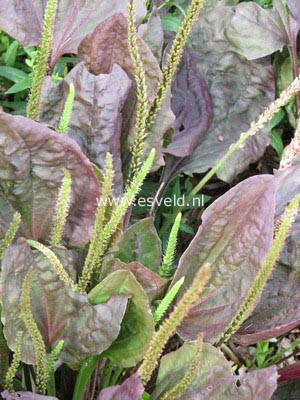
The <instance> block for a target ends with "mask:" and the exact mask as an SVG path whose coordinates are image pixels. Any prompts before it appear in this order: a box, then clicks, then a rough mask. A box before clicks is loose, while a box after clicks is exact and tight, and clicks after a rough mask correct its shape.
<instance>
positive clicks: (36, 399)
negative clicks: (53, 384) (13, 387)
mask: <svg viewBox="0 0 300 400" xmlns="http://www.w3.org/2000/svg"><path fill="white" fill-rule="evenodd" d="M1 396H2V398H3V399H5V400H16V399H20V400H58V399H57V397H52V396H41V395H40V394H35V393H32V392H14V393H9V392H8V391H7V390H5V391H4V392H2V393H1Z"/></svg>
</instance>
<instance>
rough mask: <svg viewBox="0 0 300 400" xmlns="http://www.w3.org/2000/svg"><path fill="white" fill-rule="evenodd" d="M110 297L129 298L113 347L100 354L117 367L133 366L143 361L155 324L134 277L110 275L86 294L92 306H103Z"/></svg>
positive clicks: (115, 273)
mask: <svg viewBox="0 0 300 400" xmlns="http://www.w3.org/2000/svg"><path fill="white" fill-rule="evenodd" d="M111 295H127V296H128V297H129V300H128V307H127V312H126V314H125V317H124V320H123V322H122V325H121V332H120V334H119V336H118V338H117V339H116V340H115V342H114V343H113V345H112V346H111V347H110V348H109V349H108V350H106V351H105V352H104V353H103V356H105V357H107V358H109V359H110V360H112V361H113V363H114V364H116V365H118V366H119V367H123V368H128V367H134V366H135V365H136V364H137V363H138V362H140V361H141V359H142V358H143V356H144V354H145V352H146V350H147V348H148V345H149V342H150V340H151V338H152V335H153V333H154V322H153V317H152V314H151V310H150V307H149V303H148V298H147V295H146V293H145V292H144V290H143V288H142V286H141V285H140V284H139V283H138V281H137V280H136V278H135V277H134V275H133V274H132V273H131V272H129V271H125V270H123V271H122V270H119V271H116V272H114V273H112V274H110V275H109V276H108V277H107V278H105V279H104V280H103V281H101V282H100V283H99V284H98V285H97V286H95V287H94V288H93V289H92V290H91V292H90V293H89V295H88V299H89V301H90V303H91V304H94V305H96V304H102V303H104V302H106V301H107V300H108V299H109V298H110V296H111Z"/></svg>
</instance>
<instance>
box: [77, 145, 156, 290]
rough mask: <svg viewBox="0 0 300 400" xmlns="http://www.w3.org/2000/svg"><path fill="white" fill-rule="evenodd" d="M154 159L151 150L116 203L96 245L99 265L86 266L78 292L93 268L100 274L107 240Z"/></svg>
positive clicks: (120, 219)
mask: <svg viewBox="0 0 300 400" xmlns="http://www.w3.org/2000/svg"><path fill="white" fill-rule="evenodd" d="M154 158H155V150H154V149H152V150H151V152H150V154H149V156H148V158H147V160H146V161H145V162H144V164H143V165H142V167H141V168H140V170H139V171H138V173H137V174H136V175H135V176H134V178H133V181H132V183H131V185H130V186H129V187H128V188H127V191H126V192H125V194H124V195H123V198H122V199H121V200H120V202H119V203H118V205H117V207H116V208H115V210H114V212H113V213H112V215H111V217H110V219H109V221H107V223H106V224H105V226H104V228H103V230H102V234H101V237H100V238H99V242H98V243H97V246H98V250H97V251H98V253H97V258H96V259H97V260H100V262H99V265H96V266H94V265H93V264H92V263H91V264H87V265H86V272H85V271H84V274H83V275H82V277H81V279H80V281H79V284H78V286H79V288H80V290H83V287H84V285H86V283H87V282H88V279H87V278H89V277H91V276H92V275H93V273H94V272H95V271H94V267H96V268H98V269H99V272H100V268H101V260H102V257H103V255H104V253H105V251H106V250H107V247H108V245H109V240H110V238H111V237H112V235H113V234H114V233H115V232H116V230H117V229H118V226H119V224H120V223H121V221H122V219H123V217H124V215H125V214H126V211H127V210H128V208H129V207H130V206H131V205H132V203H133V201H134V199H135V197H136V195H137V194H138V192H139V191H140V189H141V187H142V184H143V182H144V180H145V178H146V176H147V174H148V173H149V171H150V169H151V167H152V164H153V161H154Z"/></svg>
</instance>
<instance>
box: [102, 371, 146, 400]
mask: <svg viewBox="0 0 300 400" xmlns="http://www.w3.org/2000/svg"><path fill="white" fill-rule="evenodd" d="M144 390H145V389H144V387H143V385H142V383H141V381H140V378H139V376H138V374H137V373H136V374H134V375H132V376H131V377H130V378H128V379H126V381H124V382H123V383H122V385H118V386H113V387H109V388H107V389H103V390H102V391H101V392H100V394H99V396H98V397H97V400H117V399H120V400H121V399H122V400H139V398H140V396H141V395H142V394H143V393H144Z"/></svg>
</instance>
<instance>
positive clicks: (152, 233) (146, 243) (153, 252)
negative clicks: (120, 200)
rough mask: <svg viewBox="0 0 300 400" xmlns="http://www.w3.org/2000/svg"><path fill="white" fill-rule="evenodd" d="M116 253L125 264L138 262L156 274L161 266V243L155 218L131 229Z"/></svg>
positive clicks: (143, 220)
mask: <svg viewBox="0 0 300 400" xmlns="http://www.w3.org/2000/svg"><path fill="white" fill-rule="evenodd" d="M118 247H119V250H117V252H116V253H114V257H115V258H118V259H119V260H120V261H122V262H124V263H125V264H129V263H131V262H132V261H138V262H139V263H141V264H142V265H144V266H145V267H147V268H149V269H150V270H152V271H154V272H158V271H159V267H160V264H161V259H162V253H161V241H160V239H159V236H158V234H157V231H156V228H155V226H154V224H153V218H152V217H150V218H145V219H142V220H141V221H138V222H136V223H135V224H134V225H132V226H131V227H129V228H128V229H127V231H126V232H125V233H124V235H123V237H122V238H121V240H120V242H119V243H118Z"/></svg>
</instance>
